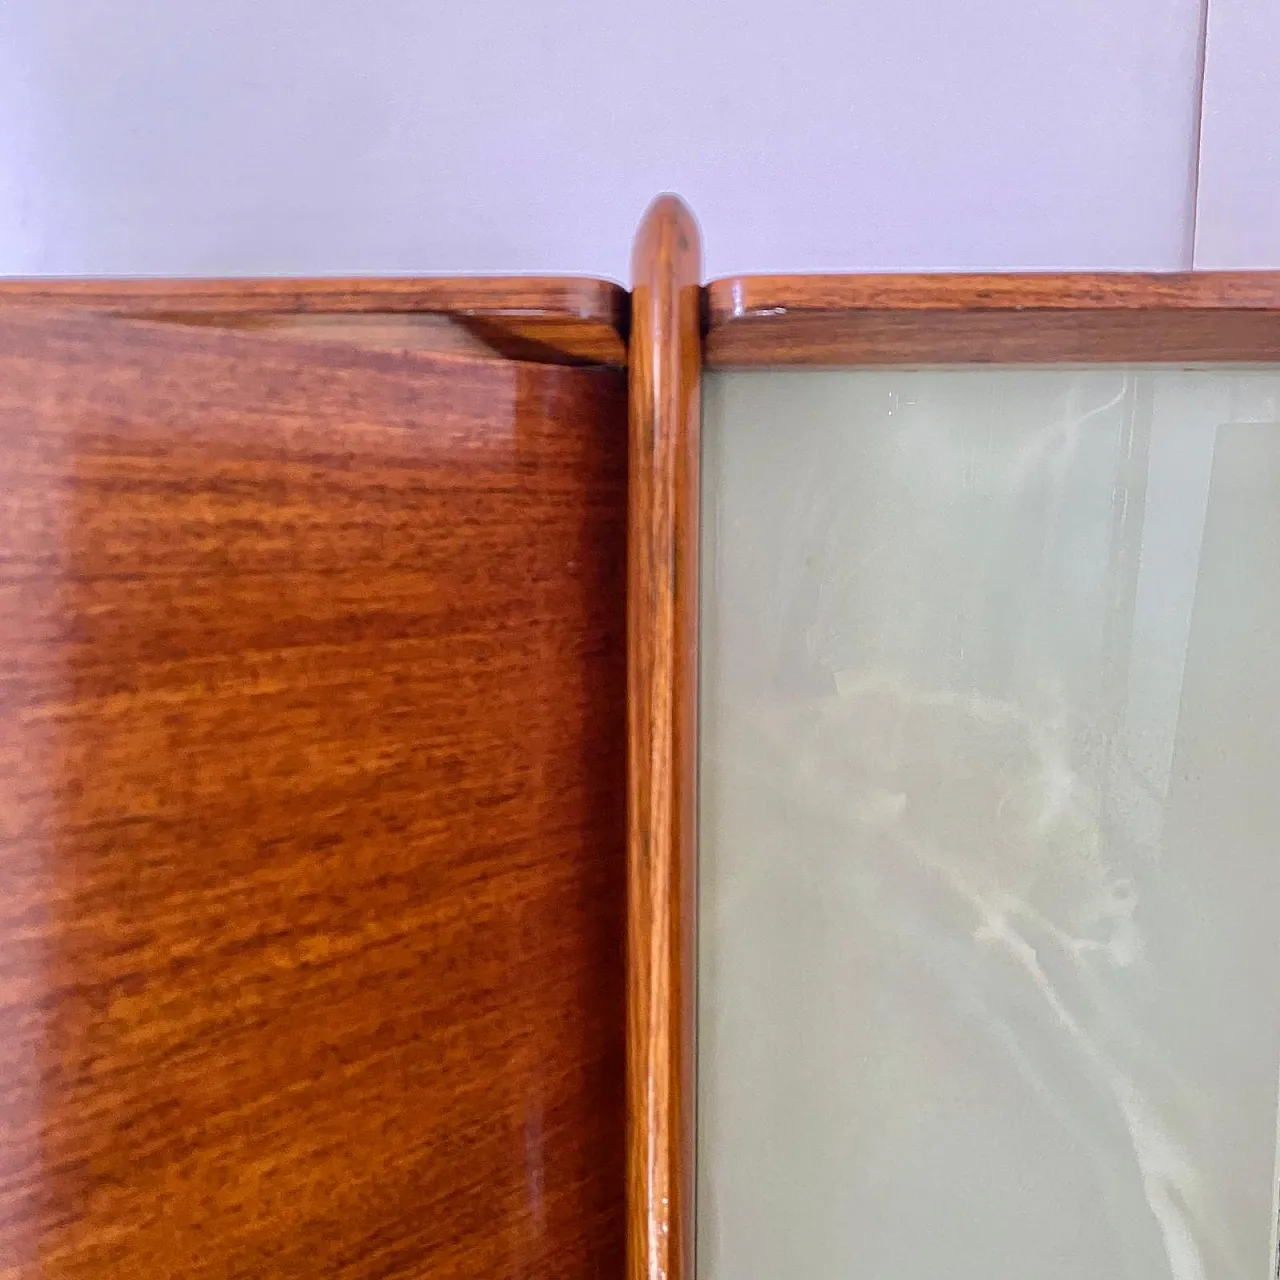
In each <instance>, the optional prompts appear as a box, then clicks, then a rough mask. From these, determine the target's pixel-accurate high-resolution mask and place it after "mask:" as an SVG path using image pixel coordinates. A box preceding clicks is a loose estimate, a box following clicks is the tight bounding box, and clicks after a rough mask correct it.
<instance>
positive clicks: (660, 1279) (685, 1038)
mask: <svg viewBox="0 0 1280 1280" xmlns="http://www.w3.org/2000/svg"><path fill="white" fill-rule="evenodd" d="M632 274H633V279H634V291H633V294H632V321H631V349H630V357H629V366H630V410H629V412H630V449H629V509H628V551H627V558H628V563H627V570H628V586H627V641H628V644H627V654H628V656H627V737H628V764H627V770H628V777H627V898H628V901H627V1275H628V1277H629V1278H630V1280H692V1275H693V1118H694V1086H693V1068H694V1064H693V1052H694V1046H693V1019H694V960H695V951H694V910H695V905H696V896H695V847H694V846H695V836H696V822H695V817H696V815H695V795H694V780H695V755H696V749H697V744H696V732H697V626H698V617H697V614H698V449H699V443H698V442H699V412H700V409H699V382H700V377H701V364H702V353H701V303H702V290H701V288H700V287H699V280H700V278H701V249H700V245H699V237H698V228H697V224H696V223H695V221H694V218H693V215H692V214H691V213H690V212H689V210H688V209H687V208H686V207H685V205H684V204H683V203H682V202H681V201H680V200H679V199H677V198H676V197H675V196H670V195H666V196H660V197H659V198H658V199H657V200H655V201H654V203H653V204H652V205H651V206H650V208H649V210H648V212H647V213H646V214H645V216H644V219H643V221H642V222H641V224H640V229H639V231H638V233H637V236H636V242H635V250H634V256H633V258H632Z"/></svg>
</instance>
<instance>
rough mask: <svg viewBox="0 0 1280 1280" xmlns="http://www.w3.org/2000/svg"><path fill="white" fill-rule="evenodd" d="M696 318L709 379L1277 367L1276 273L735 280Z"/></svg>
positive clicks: (720, 285) (713, 294)
mask: <svg viewBox="0 0 1280 1280" xmlns="http://www.w3.org/2000/svg"><path fill="white" fill-rule="evenodd" d="M706 307H707V363H708V364H709V365H713V366H715V367H717V368H744V367H751V366H760V365H841V364H905V363H911V364H918V363H926V364H941V363H949V362H957V363H1029V362H1046V363H1064V362H1065V363H1077V362H1079V363H1093V362H1100V361H1148V360H1153V361H1159V360H1173V361H1189V362H1195V361H1255V360H1274V359H1277V358H1278V357H1280V272H1230V273H1226V272H1197V273H1187V274H1171V275H1150V274H1138V273H1135V274H1073V275H1052V274H1038V275H1015V274H1009V275H845V276H839V275H837V276H744V277H736V278H733V279H727V280H717V281H715V282H713V283H712V284H711V285H709V286H708V288H707V302H706Z"/></svg>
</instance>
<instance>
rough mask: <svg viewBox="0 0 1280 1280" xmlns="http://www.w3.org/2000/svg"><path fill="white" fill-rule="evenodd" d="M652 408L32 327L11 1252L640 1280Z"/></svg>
mask: <svg viewBox="0 0 1280 1280" xmlns="http://www.w3.org/2000/svg"><path fill="white" fill-rule="evenodd" d="M624 406H625V387H624V385H623V379H622V377H621V375H620V374H618V373H616V372H612V371H607V370H580V369H563V368H551V367H543V366H536V365H516V364H511V363H505V362H502V361H497V360H490V359H475V358H468V357H442V356H428V355H412V354H404V353H399V352H391V353H386V352H369V351H362V350H357V349H355V348H353V347H349V346H347V345H345V344H343V343H340V342H324V343H312V342H307V341H303V340H295V339H283V338H282V339H280V340H278V341H272V342H268V343H263V342H261V341H260V340H259V339H258V338H257V337H255V336H251V335H245V334H234V333H219V332H216V331H208V330H203V329H192V328H184V327H173V326H165V325H161V324H154V323H148V322H142V321H135V320H121V319H114V320H113V319H109V318H104V317H101V316H95V315H88V314H81V315H76V314H69V313H64V314H51V313H48V312H44V311H41V310H40V309H39V308H26V307H23V308H10V309H8V310H7V314H5V315H3V317H2V318H0V494H2V495H3V496H2V498H0V595H2V596H3V607H2V608H0V733H2V737H0V1018H2V1019H3V1025H4V1028H5V1033H4V1035H3V1036H2V1037H0V1097H2V1098H3V1106H4V1112H3V1115H4V1121H3V1126H4V1134H3V1142H2V1143H0V1275H3V1276H6V1277H10V1276H11V1277H27V1276H35V1275H39V1276H42V1277H45V1278H46V1280H57V1278H61V1277H90V1276H92V1277H101V1276H146V1277H156V1278H159V1277H218V1280H234V1278H239V1277H266V1276H281V1277H285V1276H288V1277H294V1276H326V1277H328V1276H335V1277H336V1276H343V1277H374V1276H377V1277H427V1276H430V1277H432V1278H433V1280H436V1278H441V1280H443V1278H444V1277H475V1278H476V1280H480V1278H481V1277H484V1278H486V1280H487V1278H488V1277H496V1276H508V1275H509V1276H524V1277H543V1276H545V1277H552V1276H554V1277H557V1278H576V1277H582V1280H588V1278H591V1280H594V1278H595V1277H599V1276H610V1275H616V1274H617V1273H618V1272H619V1270H620V1269H621V1266H622V1213H621V1188H622V1049H623V1045H622V1027H621V1017H620V1010H621V1007H622V947H621V935H622V923H623V834H622V833H623V804H622V797H623V759H622V743H623V706H622V697H621V690H622V687H623V635H622V618H623V596H622V580H623V535H624V530H623V512H624V493H625V457H624V453H623V449H624V432H623V428H622V421H623V419H624V416H625V408H624Z"/></svg>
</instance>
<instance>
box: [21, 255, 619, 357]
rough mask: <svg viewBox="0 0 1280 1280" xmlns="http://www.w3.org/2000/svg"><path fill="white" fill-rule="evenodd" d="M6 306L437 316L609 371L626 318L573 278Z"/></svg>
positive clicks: (296, 282) (91, 292)
mask: <svg viewBox="0 0 1280 1280" xmlns="http://www.w3.org/2000/svg"><path fill="white" fill-rule="evenodd" d="M13 303H41V304H44V305H55V306H77V307H85V308H89V309H92V310H96V311H105V312H109V313H111V314H114V315H121V316H129V317H133V318H138V319H151V320H161V321H172V322H175V323H184V322H192V323H196V322H198V323H204V324H223V325H225V326H226V327H228V328H236V327H243V326H244V325H245V324H246V323H251V322H252V321H254V320H256V319H260V318H263V317H285V316H289V317H312V316H327V317H332V316H349V317H352V318H353V322H356V321H358V320H361V319H363V320H365V321H368V322H369V323H375V322H379V321H385V320H386V319H387V318H389V317H405V316H415V315H416V316H422V315H435V316H447V317H450V318H451V319H453V320H454V321H455V322H456V323H457V324H458V325H459V326H461V327H462V328H464V329H465V330H467V331H468V332H469V333H471V334H473V336H475V337H476V338H478V339H480V340H481V341H482V342H484V343H485V344H486V345H488V346H489V347H490V348H491V349H493V350H495V351H497V352H499V353H500V354H503V355H510V356H512V357H514V358H519V359H531V360H535V361H540V360H543V359H546V360H552V361H554V360H556V359H559V358H568V359H570V360H572V361H573V362H575V363H593V364H609V365H618V366H620V365H622V364H624V363H625V362H626V338H627V327H628V315H629V311H630V306H629V298H628V295H627V292H626V290H625V289H623V288H622V286H621V285H618V284H614V283H613V282H612V281H609V280H597V279H591V278H587V277H575V276H508V277H503V276H493V277H463V276H439V277H426V278H411V277H404V278H399V277H395V278H390V279H386V278H384V279H369V280H361V279H339V278H336V277H335V278H333V279H316V280H303V279H244V280H214V279H194V280H160V279H138V280H107V279H99V280H62V279H25V280H16V279H9V280H0V306H4V305H7V304H13Z"/></svg>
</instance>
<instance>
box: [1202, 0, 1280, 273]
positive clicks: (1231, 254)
mask: <svg viewBox="0 0 1280 1280" xmlns="http://www.w3.org/2000/svg"><path fill="white" fill-rule="evenodd" d="M1278 126H1280V4H1277V3H1276V0H1212V6H1211V8H1210V10H1209V33H1208V47H1207V57H1206V61H1205V84H1204V132H1203V145H1202V161H1201V170H1200V198H1199V211H1198V218H1197V224H1196V266H1198V267H1224V268H1229V267H1242V268H1249V267H1280V127H1278Z"/></svg>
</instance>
